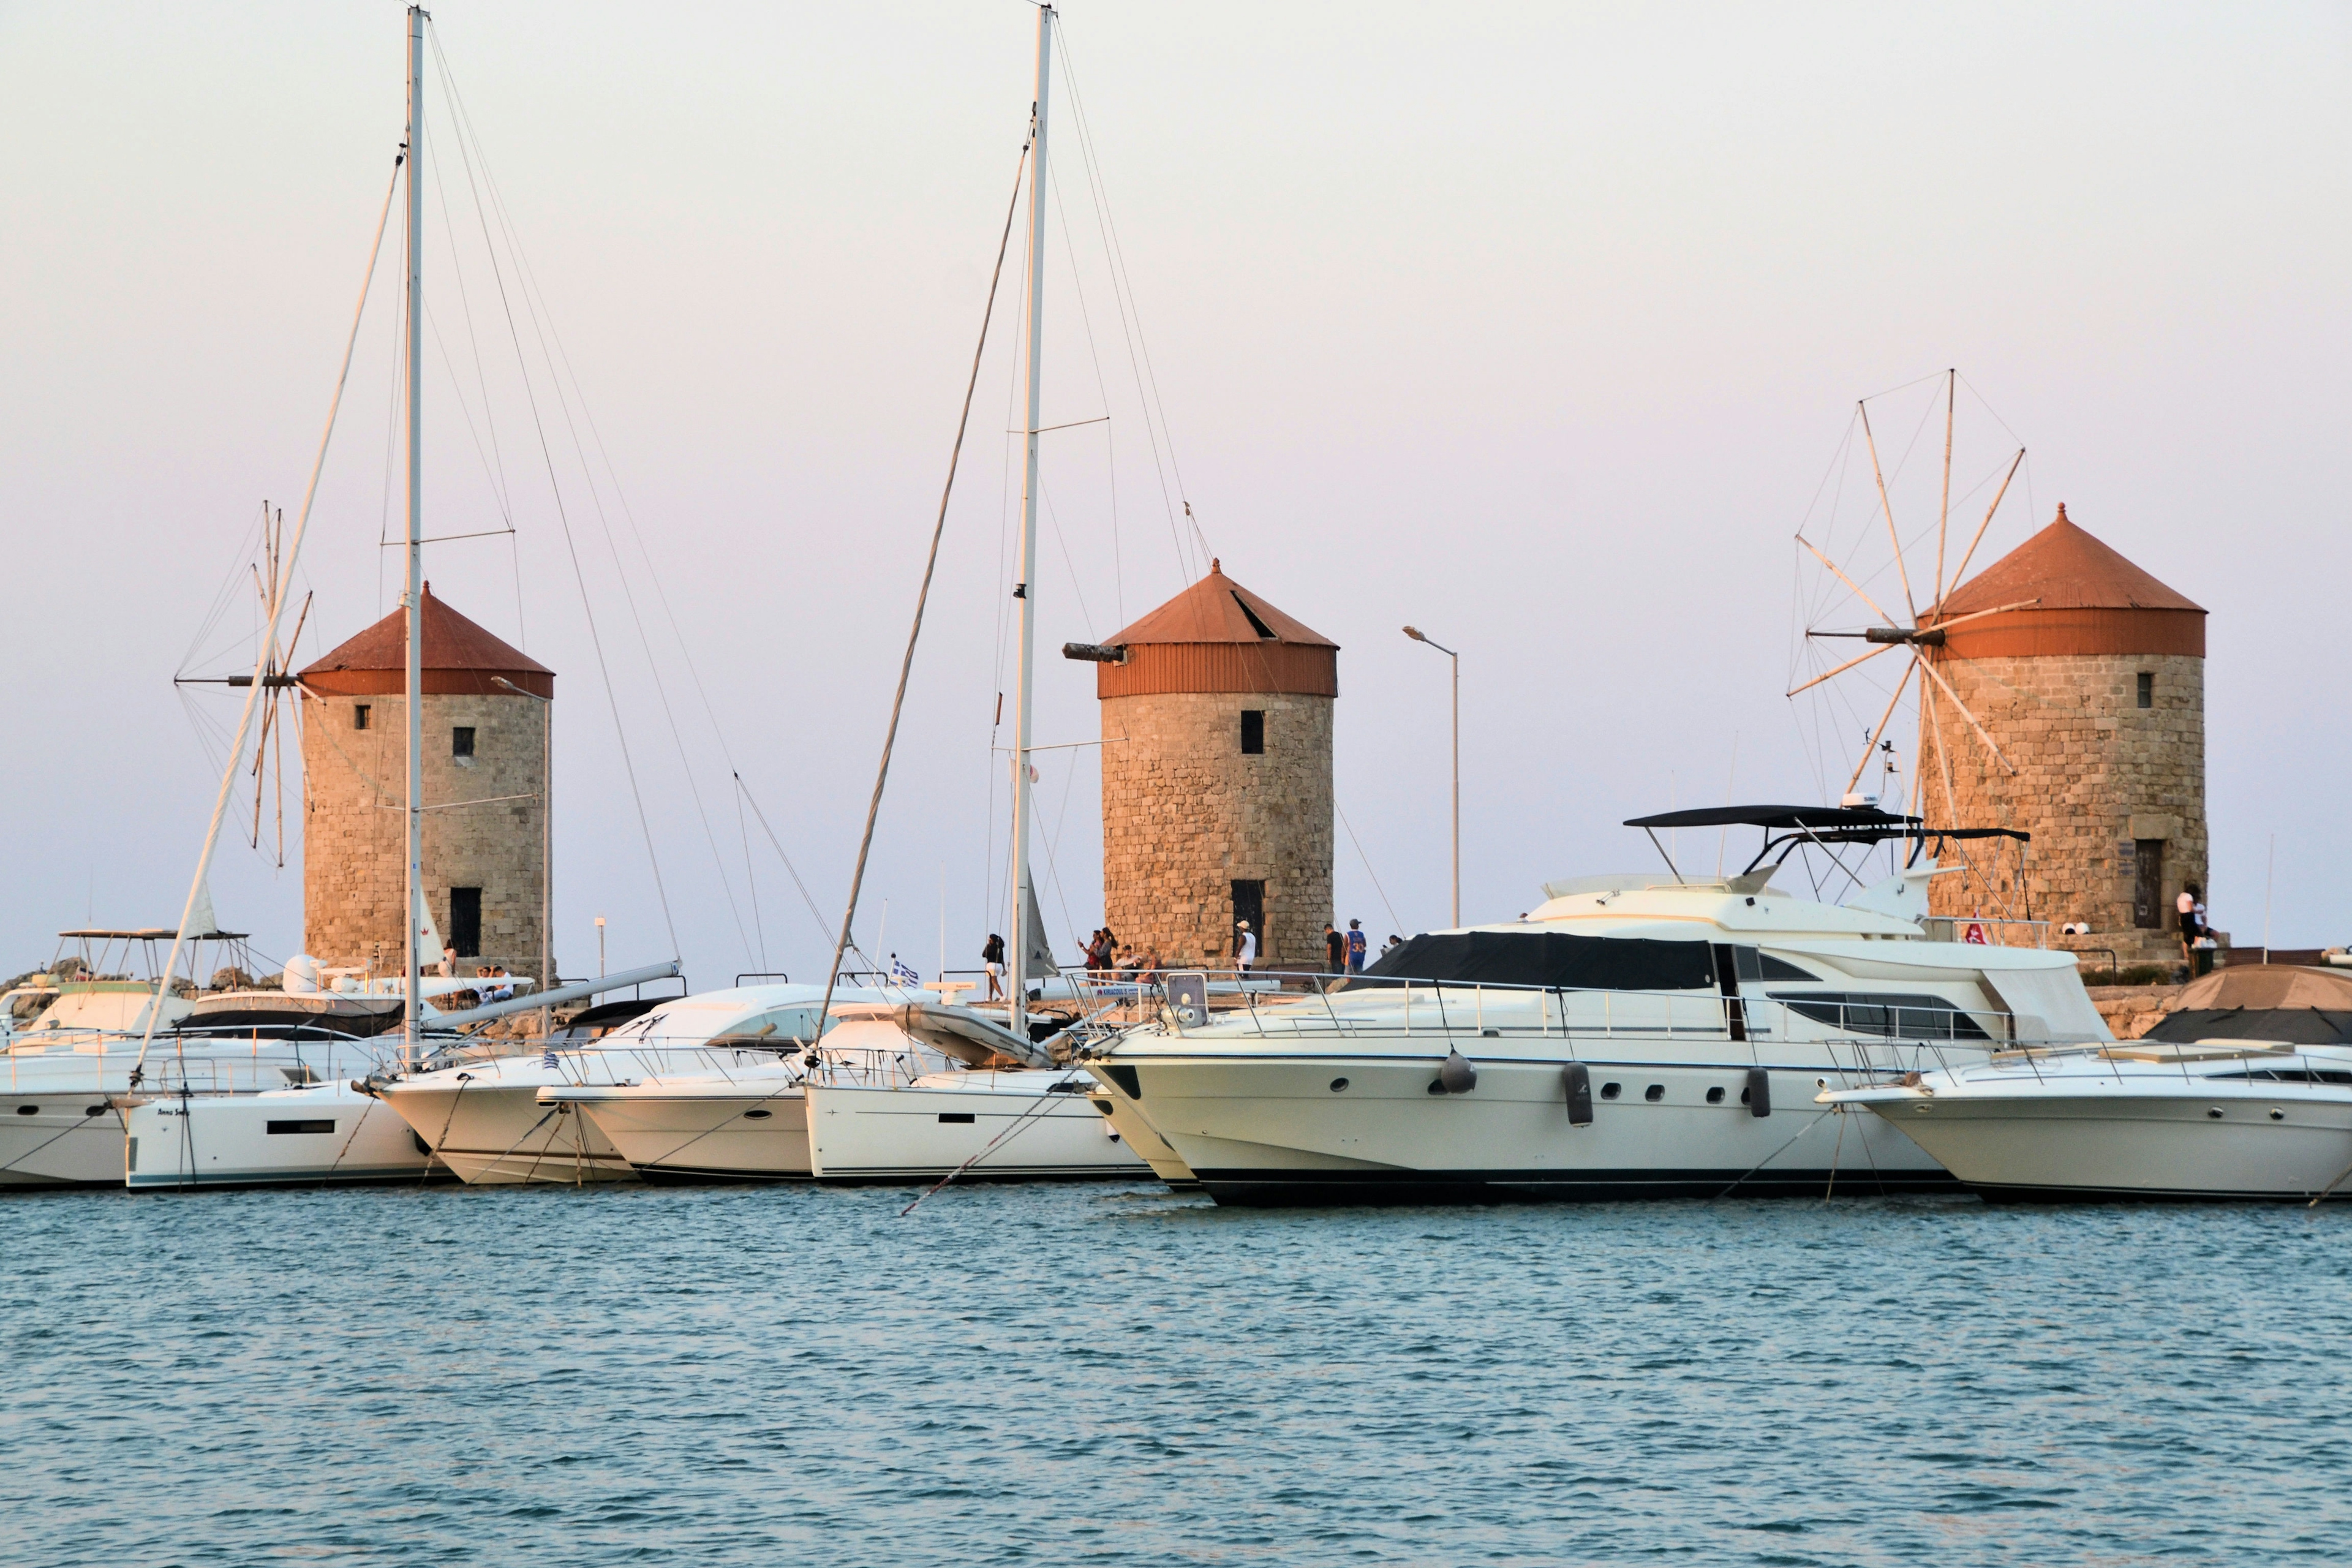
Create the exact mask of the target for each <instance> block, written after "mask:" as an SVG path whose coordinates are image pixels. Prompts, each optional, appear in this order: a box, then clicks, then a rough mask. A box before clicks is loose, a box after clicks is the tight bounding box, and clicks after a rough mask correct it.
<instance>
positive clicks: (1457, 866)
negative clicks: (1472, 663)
mask: <svg viewBox="0 0 2352 1568" xmlns="http://www.w3.org/2000/svg"><path fill="white" fill-rule="evenodd" d="M1404 635H1405V636H1407V637H1411V638H1412V640H1413V641H1415V642H1417V643H1429V646H1430V647H1433V648H1435V649H1436V650H1437V651H1438V652H1440V653H1442V654H1444V656H1445V657H1446V658H1450V659H1452V660H1453V661H1454V924H1455V925H1456V926H1459V925H1461V923H1462V656H1461V655H1460V654H1458V653H1456V652H1454V650H1453V649H1452V648H1450V647H1446V646H1445V645H1444V643H1438V642H1430V639H1429V638H1428V637H1424V636H1423V635H1422V632H1421V630H1420V629H1419V628H1418V627H1415V626H1407V627H1405V629H1404Z"/></svg>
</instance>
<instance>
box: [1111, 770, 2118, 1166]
mask: <svg viewBox="0 0 2352 1568" xmlns="http://www.w3.org/2000/svg"><path fill="white" fill-rule="evenodd" d="M1731 823H1747V824H1748V825H1751V826H1760V827H1762V828H1764V829H1765V831H1766V836H1767V837H1766V847H1765V851H1764V853H1762V854H1759V856H1758V858H1757V859H1756V861H1754V862H1751V864H1750V866H1749V867H1748V870H1747V871H1746V872H1745V873H1743V874H1741V875H1739V876H1735V877H1728V878H1718V879H1685V878H1683V877H1681V876H1680V875H1679V874H1676V875H1675V876H1674V877H1673V878H1672V879H1670V880H1660V879H1657V878H1655V877H1653V876H1643V875H1638V874H1636V875H1631V876H1623V877H1610V878H1598V879H1583V880H1580V881H1577V882H1572V883H1565V884H1561V883H1555V884H1553V885H1551V886H1549V887H1548V888H1547V889H1546V892H1547V893H1548V895H1549V897H1548V899H1547V900H1546V901H1545V902H1544V903H1543V904H1542V905H1540V906H1539V907H1538V908H1537V909H1536V910H1532V911H1531V912H1529V913H1528V914H1527V915H1526V916H1524V917H1522V918H1521V919H1519V920H1517V921H1503V922H1496V923H1495V924H1491V925H1484V926H1475V927H1469V928H1465V929H1464V930H1461V931H1451V932H1439V933H1433V934H1431V935H1426V936H1422V937H1417V938H1415V939H1414V940H1413V941H1412V942H1407V943H1405V944H1404V945H1403V946H1402V947H1401V948H1398V949H1396V950H1395V951H1394V952H1391V953H1390V954H1389V955H1388V956H1387V957H1386V958H1384V959H1382V960H1381V962H1380V963H1376V964H1374V965H1373V966H1372V968H1371V969H1370V971H1368V972H1367V973H1366V974H1365V975H1364V976H1362V977H1360V978H1355V977H1351V978H1349V979H1348V980H1346V981H1344V982H1340V983H1337V984H1332V985H1331V986H1330V987H1329V989H1328V990H1322V991H1318V992H1314V993H1310V994H1306V995H1293V996H1290V997H1286V998H1284V999H1282V1000H1280V1001H1278V1002H1272V1003H1262V1002H1259V1001H1257V1000H1255V999H1252V1001H1251V1005H1247V1006H1244V1007H1240V1008H1233V1009H1229V1010H1226V1011H1223V1012H1210V1011H1205V1010H1203V1011H1197V1012H1192V1013H1191V1015H1190V1016H1186V1013H1185V1011H1184V1010H1181V1009H1177V1008H1171V1009H1170V1010H1169V1011H1168V1013H1167V1014H1166V1015H1165V1016H1164V1021H1162V1022H1160V1023H1158V1024H1152V1025H1147V1026H1141V1027H1139V1028H1137V1029H1134V1030H1132V1031H1129V1033H1127V1034H1125V1035H1123V1036H1121V1037H1119V1038H1118V1041H1117V1042H1116V1043H1115V1044H1114V1045H1112V1046H1110V1047H1108V1049H1106V1050H1104V1051H1102V1052H1100V1053H1099V1054H1098V1055H1097V1057H1096V1058H1094V1059H1093V1060H1091V1061H1090V1063H1089V1066H1090V1068H1091V1070H1092V1071H1093V1073H1094V1075H1095V1076H1096V1078H1097V1080H1098V1081H1099V1083H1100V1086H1101V1094H1100V1098H1101V1099H1102V1100H1105V1101H1106V1102H1108V1107H1109V1114H1110V1117H1111V1120H1113V1121H1115V1122H1118V1123H1120V1124H1121V1125H1123V1126H1125V1127H1127V1128H1128V1130H1129V1135H1130V1140H1131V1141H1133V1142H1140V1141H1141V1135H1142V1133H1143V1132H1145V1131H1150V1132H1151V1133H1154V1134H1157V1136H1158V1138H1159V1139H1160V1141H1161V1142H1163V1143H1164V1145H1165V1146H1166V1148H1167V1149H1168V1151H1169V1159H1168V1160H1163V1161H1160V1162H1155V1164H1156V1166H1158V1165H1166V1166H1167V1167H1168V1168H1167V1169H1163V1170H1162V1173H1163V1174H1167V1173H1168V1170H1171V1169H1177V1168H1181V1171H1182V1172H1183V1173H1187V1174H1188V1175H1189V1177H1190V1178H1191V1179H1192V1180H1194V1181H1197V1182H1198V1183H1199V1184H1201V1185H1202V1186H1203V1187H1204V1188H1205V1189H1206V1190H1207V1191H1208V1192H1209V1193H1210V1194H1212V1195H1213V1196H1214V1197H1215V1198H1217V1199H1218V1201H1220V1202H1223V1203H1243V1204H1314V1203H1366V1202H1429V1201H1495V1200H1500V1199H1508V1198H1628V1197H1667V1196H1673V1197H1685V1196H1713V1195H1716V1194H1721V1193H1724V1192H1727V1191H1737V1192H1739V1193H1742V1194H1750V1195H1772V1194H1821V1193H1822V1192H1824V1191H1825V1190H1829V1189H1830V1187H1831V1185H1832V1183H1833V1182H1834V1183H1840V1184H1843V1183H1854V1184H1859V1185H1860V1186H1861V1188H1862V1189H1863V1190H1877V1189H1882V1188H1883V1189H1885V1190H1889V1191H1893V1190H1904V1189H1925V1188H1936V1187H1948V1186H1950V1185H1951V1184H1952V1178H1951V1176H1950V1175H1949V1174H1948V1173H1946V1172H1945V1171H1944V1169H1943V1168H1942V1167H1941V1166H1940V1165H1938V1164H1937V1162H1936V1160H1935V1159H1934V1158H1933V1157H1932V1156H1931V1155H1930V1153H1928V1152H1926V1151H1924V1150H1922V1149H1921V1148H1920V1147H1919V1145H1918V1144H1916V1143H1915V1142H1912V1141H1911V1140H1910V1139H1909V1138H1907V1137H1906V1136H1904V1132H1905V1131H1907V1129H1905V1128H1901V1127H1897V1126H1895V1125H1890V1124H1889V1123H1887V1122H1885V1121H1880V1120H1878V1119H1875V1118H1858V1117H1853V1116H1843V1117H1842V1116H1839V1115H1838V1114H1836V1112H1835V1111H1834V1110H1833V1109H1832V1108H1831V1107H1827V1106H1821V1105H1816V1104H1815V1103H1814V1096H1815V1095H1816V1094H1817V1093H1818V1092H1819V1091H1821V1090H1822V1089H1829V1088H1832V1087H1839V1088H1844V1087H1860V1086H1862V1085H1865V1084H1870V1083H1876V1082H1885V1081H1888V1080H1891V1079H1895V1078H1897V1077H1899V1076H1900V1075H1901V1074H1903V1073H1906V1072H1919V1071H1923V1070H1932V1069H1937V1068H1960V1067H1972V1066H1978V1065H1981V1064H1983V1063H1985V1062H1987V1061H1989V1060H1990V1058H1991V1056H1992V1052H1993V1050H1994V1049H1995V1048H1996V1047H2003V1048H2008V1047H2015V1046H2017V1045H2019V1044H2020V1043H2021V1042H2027V1041H2032V1042H2042V1043H2047V1042H2052V1041H2095V1042H2096V1041H2105V1040H2106V1039H2107V1038H2108V1036H2107V1031H2106V1027H2105V1024H2104V1023H2103V1022H2102V1021H2101V1020H2100V1017H2099V1015H2098V1012H2097V1010H2096V1009H2095V1007H2093V1006H2092V1005H2091V1002H2090V999H2089V997H2088V996H2087V995H2086V994H2084V990H2083V986H2082V983H2081V981H2080V979H2079V977H2078V976H2077V973H2076V971H2075V963H2074V956H2073V955H2072V954H2071V953H2066V952H2053V951H2048V950H2045V949H2042V948H2040V947H2038V946H2002V945H1990V944H1986V943H1980V942H1950V941H1941V940H1937V937H1936V935H1935V934H1932V933H1931V931H1930V928H1929V925H1928V922H1927V882H1928V879H1930V878H1931V877H1933V876H1934V875H1936V874H1937V868H1935V867H1934V866H1933V865H1932V864H1930V865H1919V864H1916V863H1915V864H1913V865H1911V866H1909V867H1908V868H1905V869H1901V870H1898V871H1897V872H1896V874H1895V875H1894V876H1893V877H1891V878H1890V879H1887V880H1886V881H1885V882H1882V883H1880V884H1878V885H1877V886H1875V887H1873V888H1870V889H1866V890H1864V891H1862V892H1860V893H1859V894H1857V895H1856V896H1854V897H1853V898H1850V899H1848V900H1846V901H1845V902H1844V903H1843V904H1829V903H1824V902H1822V901H1819V900H1815V899H1806V898H1802V897H1799V896H1795V895H1792V894H1790V893H1789V892H1787V891H1784V890H1783V889H1781V888H1780V887H1778V886H1776V885H1774V880H1773V879H1774V875H1775V873H1777V872H1778V871H1780V867H1781V863H1782V859H1781V858H1785V857H1786V856H1787V854H1789V853H1790V851H1791V850H1793V849H1797V848H1801V847H1806V846H1812V847H1818V848H1820V849H1821V850H1822V851H1823V852H1830V851H1832V850H1834V849H1836V848H1837V847H1840V846H1843V845H1855V844H1862V845H1868V844H1873V843H1882V842H1888V841H1893V842H1896V843H1907V844H1909V845H1910V846H1911V847H1912V850H1913V859H1914V861H1915V862H1916V858H1917V857H1918V852H1919V849H1920V848H1921V847H1923V846H1924V845H1925V843H1926V842H1927V840H1928V839H1930V838H1932V837H1938V836H1940V837H1957V836H1958V835H1955V834H1954V833H1952V832H1950V831H1949V830H1945V831H1943V832H1942V833H1941V834H1940V835H1939V834H1938V830H1936V829H1930V828H1927V827H1926V826H1924V825H1923V824H1922V823H1920V821H1919V820H1918V819H1917V818H1914V817H1900V816H1888V815H1886V814H1884V813H1881V812H1879V811H1877V810H1875V809H1874V808H1868V807H1861V808H1848V807H1803V806H1766V807H1741V808H1729V809H1727V810H1725V811H1722V812H1692V813H1677V814H1669V815H1668V816H1664V817H1651V818H1643V819H1637V821H1636V822H1635V823H1634V824H1633V826H1646V827H1651V828H1657V827H1672V826H1718V825H1727V824H1731ZM1964 831H1965V832H1966V834H1967V836H1970V837H1982V836H1983V835H1984V833H1986V832H1989V831H1991V830H1964ZM1776 834H1777V835H1778V836H1779V837H1774V836H1775V835H1776ZM1776 857H1780V858H1776ZM1768 862H1769V863H1768ZM1669 868H1670V870H1671V862H1669ZM1857 885H1859V884H1857ZM1171 1161H1172V1163H1171Z"/></svg>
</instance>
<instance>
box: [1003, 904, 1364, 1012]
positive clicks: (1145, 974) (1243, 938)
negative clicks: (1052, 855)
mask: <svg viewBox="0 0 2352 1568" xmlns="http://www.w3.org/2000/svg"><path fill="white" fill-rule="evenodd" d="M1403 940H1404V939H1403V938H1402V937H1399V936H1391V937H1390V938H1389V940H1388V941H1387V942H1385V943H1383V944H1382V945H1381V952H1388V950H1389V949H1390V948H1392V947H1395V946H1397V945H1399V944H1400V943H1401V942H1403ZM1370 946H1371V939H1370V934H1369V933H1368V932H1366V931H1365V930H1364V922H1363V921H1360V920H1351V921H1349V922H1348V929H1347V930H1346V931H1341V930H1340V929H1339V927H1338V926H1336V925H1330V924H1326V925H1325V926H1324V928H1323V948H1324V954H1325V961H1326V963H1328V965H1329V967H1330V972H1331V973H1334V974H1361V973H1363V972H1364V963H1365V961H1366V959H1367V958H1368V957H1369V956H1370ZM1258 951H1259V950H1258V937H1257V932H1256V931H1253V930H1252V929H1251V928H1250V922H1249V921H1245V920H1244V921H1234V968H1236V969H1238V970H1239V971H1241V973H1244V974H1247V973H1249V972H1250V971H1251V970H1253V969H1255V967H1256V966H1257V955H1258ZM980 961H981V963H982V965H983V966H985V967H986V969H987V971H988V999H989V1000H990V1001H992V1002H993V1001H996V1000H997V999H998V998H999V997H1001V996H1002V995H1003V977H1004V939H1003V937H1002V936H999V935H997V934H995V933H994V932H991V933H989V938H988V942H987V943H986V944H985V945H984V946H982V948H981V950H980ZM1084 962H1085V967H1086V970H1087V973H1089V974H1091V975H1093V976H1094V977H1096V978H1097V979H1100V980H1134V981H1148V980H1156V979H1158V978H1159V977H1160V973H1161V972H1162V970H1163V969H1165V967H1166V965H1165V964H1163V963H1161V961H1160V953H1159V952H1158V951H1157V950H1156V949H1155V950H1152V951H1150V952H1140V953H1139V952H1136V951H1135V948H1134V946H1133V945H1132V944H1131V943H1130V944H1126V945H1122V944H1121V943H1120V942H1119V940H1118V934H1117V933H1116V932H1114V931H1112V930H1111V929H1110V928H1109V927H1108V926H1098V927H1097V928H1096V929H1095V931H1094V934H1093V935H1091V936H1089V937H1088V938H1087V947H1086V955H1085V960H1084Z"/></svg>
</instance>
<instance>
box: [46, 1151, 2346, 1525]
mask: <svg viewBox="0 0 2352 1568" xmlns="http://www.w3.org/2000/svg"><path fill="white" fill-rule="evenodd" d="M910 1195H911V1194H909V1193H908V1192H906V1191H903V1190H882V1189H866V1190H858V1191H828V1190H817V1189H813V1188H809V1187H794V1186H775V1187H755V1188H723V1187H645V1186H636V1185H613V1186H603V1187H591V1188H586V1189H546V1190H514V1189H507V1190H498V1189H465V1188H457V1187H448V1186H436V1187H430V1188H384V1189H375V1190H366V1191H344V1192H334V1193H320V1192H254V1193H205V1194H188V1195H174V1194H138V1195H131V1194H111V1193H110V1194H74V1195H53V1196H31V1195H26V1196H15V1197H11V1198H8V1199H7V1200H5V1202H0V1324H5V1330H4V1331H5V1359H0V1561H5V1563H10V1564H16V1563H38V1564H44V1565H62V1564H75V1563H95V1564H109V1565H115V1564H128V1563H140V1564H148V1563H190V1564H198V1563H205V1564H209V1563H229V1564H247V1563H277V1562H288V1563H400V1564H409V1563H415V1564H449V1563H489V1564H510V1563H583V1564H588V1563H595V1564H604V1563H667V1562H677V1563H696V1564H732V1563H758V1564H796V1563H844V1564H860V1565H869V1564H870V1565H877V1568H879V1565H890V1564H901V1563H905V1564H914V1563H925V1564H929V1563H942V1564H945V1563H954V1564H978V1563H1040V1564H1061V1563H1137V1564H1144V1563H1150V1564H1167V1563H1180V1564H1181V1563H1236V1564H1240V1563H1281V1564H1292V1563H1309V1564H1313V1563H1413V1564H1422V1563H1439V1564H1445V1563H1600V1562H1608V1563H1617V1562H1636V1561H1645V1562H1665V1563H1676V1562H1678V1563H1705V1564H1715V1563H1777V1564H1810V1563H1936V1564H1955V1563H2035V1564H2042V1563H2146V1562H2155V1561H2164V1562H2187V1563H2231V1564H2242V1563H2270V1562H2285V1561H2308V1562H2313V1563H2347V1562H2352V1447H2347V1440H2352V1426H2347V1411H2352V1388H2347V1384H2352V1379H2347V1355H2352V1332H2347V1331H2352V1289H2347V1276H2352V1229H2347V1226H2352V1205H2337V1207H2336V1209H2334V1210H2325V1211H2322V1212H2320V1213H2318V1214H2317V1215H2309V1214H2306V1212H2305V1210H2303V1209H2302V1208H2300V1207H2284V1206H2282V1207H2218V1208H2197V1209H2189V1208H2165V1207H2129V1206H2113V1207H2108V1206H2100V1207H2084V1208H2068V1209H2003V1208H1994V1207H1987V1206H1984V1205H1979V1204H1978V1203H1976V1202H1974V1201H1972V1200H1968V1199H1963V1198H1952V1199H1937V1200H1888V1199H1883V1198H1878V1197H1874V1196H1868V1195H1855V1196H1852V1197H1848V1196H1844V1195H1840V1196H1838V1197H1836V1198H1834V1199H1831V1200H1828V1201H1818V1200H1783V1201H1753V1202H1750V1201H1740V1200H1738V1199H1732V1200H1727V1201H1719V1202H1715V1203H1688V1204H1679V1203H1678V1204H1652V1205H1596V1206H1582V1207H1578V1206H1558V1207H1526V1208H1518V1207H1496V1208H1475V1209H1391V1210H1378V1209H1342V1210H1330V1211H1323V1212H1253V1211H1249V1210H1235V1209H1219V1208H1216V1207H1214V1206H1213V1205H1210V1204H1209V1203H1207V1202H1206V1201H1204V1200H1202V1199H1198V1198H1190V1197H1180V1196H1173V1195H1171V1194H1168V1193H1166V1192H1164V1191H1162V1190H1160V1189H1159V1188H1158V1187H1156V1186H1149V1185H1144V1184H1116V1185H1100V1184H1095V1185H1069V1186H1052V1185H1018V1186H1001V1187H986V1186H974V1187H970V1188H961V1187H955V1188H950V1189H948V1190H947V1191H945V1192H942V1193H940V1194H938V1195H937V1196H934V1197H932V1198H930V1199H929V1201H928V1202H927V1203H925V1204H924V1205H922V1206H921V1207H920V1208H919V1209H918V1210H917V1211H916V1212H915V1213H914V1215H911V1216H910V1217H906V1218H901V1217H899V1211H900V1210H901V1209H902V1208H903V1207H905V1205H907V1203H908V1198H909V1197H910Z"/></svg>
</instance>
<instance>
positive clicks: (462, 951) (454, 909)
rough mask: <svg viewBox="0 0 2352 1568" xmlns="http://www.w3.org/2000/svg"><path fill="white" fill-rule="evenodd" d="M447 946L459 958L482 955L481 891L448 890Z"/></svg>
mask: <svg viewBox="0 0 2352 1568" xmlns="http://www.w3.org/2000/svg"><path fill="white" fill-rule="evenodd" d="M449 945H450V946H451V947H454V948H456V949H457V956H458V957H460V958H479V957H480V956H481V954H482V889H479V888H452V889H449Z"/></svg>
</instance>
